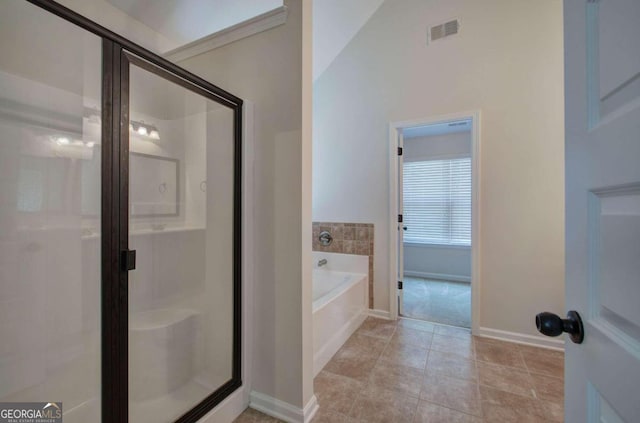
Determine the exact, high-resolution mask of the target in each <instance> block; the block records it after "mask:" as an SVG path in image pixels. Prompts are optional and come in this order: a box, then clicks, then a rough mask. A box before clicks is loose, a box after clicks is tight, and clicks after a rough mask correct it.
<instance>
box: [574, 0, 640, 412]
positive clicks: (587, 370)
mask: <svg viewBox="0 0 640 423" xmlns="http://www.w3.org/2000/svg"><path fill="white" fill-rule="evenodd" d="M564 6H565V10H564V20H565V28H564V34H565V35H564V41H565V45H564V47H565V101H566V116H565V118H566V156H565V160H566V260H567V261H566V263H567V271H566V306H567V310H576V311H578V312H579V313H580V315H581V316H582V320H583V322H584V325H585V338H584V343H582V344H574V343H572V342H571V341H567V344H566V359H565V360H566V367H565V372H566V382H565V384H566V394H565V395H566V396H565V417H566V421H567V422H569V423H583V422H627V423H631V422H638V421H640V0H600V1H598V0H565V2H564Z"/></svg>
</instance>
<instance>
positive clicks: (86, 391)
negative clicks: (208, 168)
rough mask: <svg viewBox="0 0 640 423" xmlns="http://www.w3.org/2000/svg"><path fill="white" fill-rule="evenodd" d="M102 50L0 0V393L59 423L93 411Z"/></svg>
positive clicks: (18, 4)
mask: <svg viewBox="0 0 640 423" xmlns="http://www.w3.org/2000/svg"><path fill="white" fill-rule="evenodd" d="M101 55H102V40H101V38H100V37H98V36H96V35H93V34H91V33H89V32H86V31H84V30H83V29H81V28H79V27H77V26H75V25H73V24H71V23H69V22H67V21H65V20H63V19H61V18H59V17H57V16H55V15H52V14H50V13H47V12H45V11H44V10H42V9H40V8H38V7H36V6H34V5H32V4H30V3H28V2H26V1H2V2H0V402H1V403H6V402H41V401H45V404H44V405H43V407H44V406H46V402H62V404H61V405H60V404H56V405H55V406H50V407H55V409H58V407H60V408H61V409H62V410H61V411H62V413H63V420H64V422H65V423H86V422H100V421H101V418H100V398H101V375H100V360H101V350H100V345H101V343H100V325H101V318H100V272H101V264H100V263H101V262H100V257H101V241H100V227H101V220H102V219H101V196H100V194H101V178H100V175H101V154H100V147H101V144H102V142H101V128H102V125H101V119H100V116H101V112H100V109H101V106H102V99H101V89H102V61H101V60H102V58H101ZM18 420H19V419H18Z"/></svg>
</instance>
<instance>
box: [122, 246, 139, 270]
mask: <svg viewBox="0 0 640 423" xmlns="http://www.w3.org/2000/svg"><path fill="white" fill-rule="evenodd" d="M135 268H136V250H124V251H122V270H123V271H125V272H127V271H129V270H135Z"/></svg>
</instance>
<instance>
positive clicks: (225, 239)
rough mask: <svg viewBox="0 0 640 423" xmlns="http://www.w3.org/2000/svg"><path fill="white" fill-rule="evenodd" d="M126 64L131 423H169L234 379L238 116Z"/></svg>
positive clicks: (145, 68) (143, 67)
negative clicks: (133, 266)
mask: <svg viewBox="0 0 640 423" xmlns="http://www.w3.org/2000/svg"><path fill="white" fill-rule="evenodd" d="M128 60H129V61H130V62H131V63H130V66H129V75H128V77H129V79H128V81H129V106H130V107H129V110H130V112H129V195H128V199H129V249H130V250H136V253H137V258H136V269H135V270H133V271H130V272H129V283H128V286H129V421H130V422H131V423H143V422H153V423H161V422H173V421H175V420H177V419H178V418H180V416H183V415H184V414H185V413H187V412H189V411H190V410H192V409H193V408H194V407H196V406H197V405H199V404H200V403H202V402H203V401H205V400H206V399H207V398H210V397H211V396H212V395H214V394H215V393H216V392H219V391H220V389H221V388H223V386H225V384H228V383H229V382H230V381H231V380H232V378H233V376H234V373H233V369H234V347H233V346H234V328H235V326H234V280H236V279H235V276H237V275H234V272H235V270H234V263H236V259H237V257H235V256H234V223H235V219H234V211H235V208H234V198H235V197H234V171H235V166H234V158H235V144H234V110H233V109H232V108H229V107H227V106H225V105H222V104H219V103H217V102H215V101H213V100H212V99H210V98H208V97H207V96H204V95H201V92H200V90H198V89H193V88H190V87H189V86H188V84H184V83H182V84H181V83H180V81H179V80H177V79H173V78H171V75H170V74H166V75H165V73H164V72H160V71H159V70H158V69H156V68H154V67H153V65H150V64H148V63H145V62H142V61H136V60H135V58H134V57H132V56H129V57H128Z"/></svg>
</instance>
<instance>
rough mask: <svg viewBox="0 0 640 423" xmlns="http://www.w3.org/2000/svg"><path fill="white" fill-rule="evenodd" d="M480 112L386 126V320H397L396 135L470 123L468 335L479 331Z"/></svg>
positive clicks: (397, 122) (441, 116)
mask: <svg viewBox="0 0 640 423" xmlns="http://www.w3.org/2000/svg"><path fill="white" fill-rule="evenodd" d="M480 118H481V112H480V110H471V111H466V112H455V113H449V114H446V115H437V116H429V117H425V118H420V119H413V120H406V121H396V122H390V123H389V150H388V151H389V153H388V155H389V195H388V202H389V220H388V222H389V246H390V248H389V274H388V278H389V317H390V318H391V320H396V319H398V300H397V297H398V283H397V280H396V279H397V278H396V276H397V270H398V222H397V220H398V219H397V216H398V208H399V207H398V202H397V201H398V200H397V199H398V192H397V190H398V183H399V181H398V135H399V133H400V131H402V130H403V129H407V128H414V127H417V126H426V125H433V124H438V123H447V122H453V121H460V120H463V119H470V120H471V332H472V333H474V334H475V333H478V332H479V329H480V298H481V297H480V293H481V291H480V287H481V272H480V257H481V245H480V234H481V227H480V221H481V220H480V209H481V207H480V204H481V203H480V201H481V189H480V187H481V184H480V180H481V166H480V122H481V120H480Z"/></svg>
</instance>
